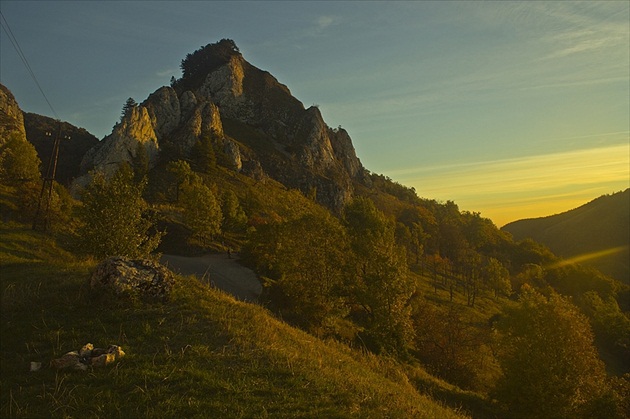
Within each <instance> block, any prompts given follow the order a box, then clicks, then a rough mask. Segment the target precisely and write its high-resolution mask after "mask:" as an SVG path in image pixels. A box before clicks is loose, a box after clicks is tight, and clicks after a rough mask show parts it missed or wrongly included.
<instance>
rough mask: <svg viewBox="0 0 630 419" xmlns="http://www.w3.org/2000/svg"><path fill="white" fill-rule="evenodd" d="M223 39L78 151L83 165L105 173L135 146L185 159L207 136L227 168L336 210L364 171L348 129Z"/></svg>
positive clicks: (128, 159) (153, 155)
mask: <svg viewBox="0 0 630 419" xmlns="http://www.w3.org/2000/svg"><path fill="white" fill-rule="evenodd" d="M224 41H225V40H224ZM224 41H221V42H219V43H217V44H210V45H207V46H206V47H203V48H202V49H200V50H198V51H195V53H193V54H189V55H188V56H187V58H186V59H187V60H190V61H189V62H193V61H194V67H193V68H192V69H188V70H184V74H185V76H184V77H182V79H180V80H177V81H175V82H174V83H172V87H161V88H159V89H158V90H156V91H155V92H154V93H153V94H151V95H150V96H149V97H148V98H147V100H146V101H144V102H143V103H142V104H140V105H138V106H137V107H135V108H134V109H132V111H131V112H128V114H127V115H125V116H124V117H123V118H122V120H121V122H120V123H119V124H117V125H116V126H115V127H114V129H113V131H112V134H110V135H109V136H108V137H106V138H105V139H104V140H103V141H102V142H101V144H99V145H98V146H97V147H95V148H94V149H92V150H90V152H89V153H88V154H87V155H86V156H85V159H84V161H83V165H82V167H83V169H84V170H85V171H86V172H87V170H90V169H96V170H100V171H103V172H105V173H106V174H110V173H112V172H113V170H114V169H115V168H116V167H117V166H118V165H119V164H120V163H122V162H131V161H132V159H133V157H134V156H135V153H136V150H137V145H138V144H142V145H143V146H144V147H145V149H146V151H147V154H148V155H149V158H150V161H151V164H154V163H155V162H156V160H157V157H158V154H159V153H160V152H163V153H173V154H174V155H176V156H181V157H182V158H189V157H191V156H190V153H191V152H192V150H193V147H194V145H195V143H196V142H197V141H198V140H199V139H201V138H203V137H204V136H208V137H210V138H211V141H212V142H213V143H214V145H215V149H216V150H220V151H221V152H222V153H223V154H224V158H225V159H227V161H228V163H229V165H230V167H232V168H233V169H234V170H239V171H240V170H243V172H244V173H246V174H248V173H255V174H256V176H258V177H260V176H266V175H268V176H270V177H272V178H274V179H276V180H278V181H279V182H281V183H283V184H285V185H286V186H288V187H291V188H298V189H300V190H302V191H304V192H305V193H312V192H313V191H316V192H317V193H316V196H317V200H318V201H319V202H320V203H322V204H324V205H326V206H327V207H329V208H331V209H333V210H340V209H341V208H342V207H343V205H345V203H346V202H347V201H348V200H349V199H351V197H352V195H353V189H354V188H353V182H355V181H358V182H361V181H362V179H363V178H364V177H365V176H364V174H365V173H366V172H365V169H364V168H363V166H362V165H361V162H360V161H359V159H358V158H357V156H356V153H355V150H354V147H353V145H352V140H351V139H350V136H349V135H348V133H347V132H346V131H345V130H343V129H341V128H339V129H332V128H330V127H329V126H328V125H326V123H325V121H324V119H323V117H322V115H321V113H320V112H319V109H317V107H310V108H308V109H305V108H304V105H303V104H302V102H300V101H299V100H298V99H296V98H294V97H293V96H292V95H291V92H290V90H289V89H288V88H287V87H286V86H285V85H283V84H281V83H280V82H278V80H277V79H276V78H275V77H273V76H272V75H271V74H269V73H268V72H266V71H263V70H260V69H258V68H256V67H255V66H253V65H251V64H250V63H248V62H247V61H246V60H245V59H244V58H243V57H242V55H241V54H240V52H238V48H237V47H236V46H235V45H234V44H233V43H231V41H229V42H227V43H226V42H224ZM185 61H186V60H185ZM191 65H192V64H191ZM204 65H205V66H207V67H204ZM244 167H246V168H248V169H247V170H244V169H243V168H244ZM252 168H256V170H250V169H252Z"/></svg>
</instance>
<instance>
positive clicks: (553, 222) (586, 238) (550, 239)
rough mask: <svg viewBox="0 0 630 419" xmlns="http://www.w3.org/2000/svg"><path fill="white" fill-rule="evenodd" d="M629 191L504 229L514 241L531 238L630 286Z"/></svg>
mask: <svg viewBox="0 0 630 419" xmlns="http://www.w3.org/2000/svg"><path fill="white" fill-rule="evenodd" d="M628 214H630V189H626V190H625V191H622V192H617V193H614V194H612V195H605V196H601V197H599V198H597V199H594V200H593V201H591V202H589V203H587V204H584V205H582V206H580V207H579V208H575V209H572V210H570V211H567V212H564V213H562V214H556V215H552V216H549V217H543V218H535V219H528V220H520V221H515V222H513V223H509V224H507V225H506V226H504V227H503V230H505V231H507V232H509V233H511V234H512V235H513V236H514V239H516V240H523V239H526V238H531V239H533V240H536V241H537V242H539V243H543V244H544V245H545V246H547V247H549V249H551V251H553V252H554V253H555V254H557V255H558V256H562V257H563V258H566V259H571V258H574V257H579V258H580V262H581V263H583V264H585V265H587V266H592V267H594V268H596V269H598V270H600V271H601V272H603V273H605V274H607V275H610V276H611V277H613V278H615V279H617V280H619V281H622V282H625V283H626V284H630V216H629V215H628Z"/></svg>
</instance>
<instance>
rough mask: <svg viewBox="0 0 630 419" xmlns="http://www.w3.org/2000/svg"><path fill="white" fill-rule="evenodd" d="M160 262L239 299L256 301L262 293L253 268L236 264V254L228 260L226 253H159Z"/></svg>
mask: <svg viewBox="0 0 630 419" xmlns="http://www.w3.org/2000/svg"><path fill="white" fill-rule="evenodd" d="M160 261H161V262H162V264H164V265H165V266H167V267H168V268H169V269H171V270H172V271H174V272H178V273H180V274H182V275H196V276H197V278H199V279H200V280H203V281H209V282H210V283H211V284H212V285H213V286H215V287H217V288H219V289H221V290H223V291H225V292H228V293H230V294H232V295H233V296H235V297H236V298H238V299H239V300H242V301H251V302H256V301H258V297H260V293H261V292H262V286H261V285H260V281H258V278H257V277H256V274H255V273H254V271H252V270H251V269H249V268H246V267H244V266H243V265H241V264H239V263H238V257H237V256H235V255H232V258H231V259H230V258H228V256H227V255H226V254H208V255H204V256H198V257H187V256H175V255H162V259H161V260H160Z"/></svg>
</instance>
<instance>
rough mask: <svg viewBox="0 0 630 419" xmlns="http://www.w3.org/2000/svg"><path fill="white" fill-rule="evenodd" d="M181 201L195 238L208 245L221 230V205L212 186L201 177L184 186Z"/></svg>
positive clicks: (185, 217)
mask: <svg viewBox="0 0 630 419" xmlns="http://www.w3.org/2000/svg"><path fill="white" fill-rule="evenodd" d="M181 203H182V205H183V207H184V222H185V223H186V225H188V227H190V229H191V230H192V231H193V238H195V239H198V240H199V241H200V242H201V244H202V245H207V244H209V243H210V241H212V239H213V238H214V236H215V235H217V234H219V233H220V232H221V222H222V218H223V217H222V215H221V207H220V206H219V203H218V201H217V198H216V196H215V195H214V193H213V192H212V190H211V189H210V188H208V187H207V186H206V185H204V184H203V182H202V181H201V179H200V178H198V177H193V178H192V180H191V181H190V182H189V183H187V184H184V186H183V187H182V196H181Z"/></svg>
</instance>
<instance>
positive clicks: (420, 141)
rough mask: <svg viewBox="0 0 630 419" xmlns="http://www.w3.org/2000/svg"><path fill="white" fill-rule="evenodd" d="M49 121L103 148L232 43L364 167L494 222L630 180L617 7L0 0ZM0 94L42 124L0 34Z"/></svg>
mask: <svg viewBox="0 0 630 419" xmlns="http://www.w3.org/2000/svg"><path fill="white" fill-rule="evenodd" d="M0 8H1V11H2V13H3V15H4V17H5V18H6V19H7V21H8V23H9V25H10V28H11V30H12V31H13V34H14V35H15V37H16V38H17V40H18V42H19V43H20V46H21V48H22V51H23V52H24V54H25V55H26V57H27V59H28V61H29V63H30V65H31V68H32V69H33V71H34V72H35V74H36V76H37V78H38V80H39V82H40V84H41V86H42V88H43V89H44V91H45V92H46V95H47V96H48V98H49V99H50V102H51V103H52V105H53V107H54V108H55V111H56V112H57V114H58V115H59V118H61V119H63V120H67V121H69V122H71V123H73V124H75V125H78V126H81V127H84V128H86V129H88V130H89V131H90V132H92V133H94V134H95V135H97V136H98V137H99V138H102V137H104V136H105V135H107V134H109V133H110V132H111V129H112V127H113V125H114V123H115V122H116V121H117V120H118V118H119V115H120V111H121V108H122V105H123V103H124V102H125V100H126V99H127V98H128V97H133V98H134V99H136V100H137V101H139V102H140V101H142V100H144V99H145V98H146V97H147V96H148V95H149V94H150V93H151V92H153V91H155V90H156V89H157V88H158V87H160V86H162V85H167V84H168V83H169V79H170V77H171V76H176V77H179V75H180V71H179V63H180V61H181V59H182V58H184V56H185V55H186V54H187V53H190V52H193V51H194V50H196V49H198V48H199V47H200V46H202V45H206V44H208V43H212V42H216V41H218V40H220V39H221V38H232V39H234V40H235V41H236V43H237V45H238V46H239V47H240V49H241V52H242V53H243V55H244V57H245V58H246V59H247V60H248V61H249V62H250V63H252V64H254V65H255V66H257V67H259V68H261V69H263V70H267V71H269V72H270V73H271V74H273V75H274V76H275V77H276V78H277V79H278V80H279V81H280V82H281V83H283V84H286V85H287V86H288V87H289V89H290V90H291V92H292V93H293V95H294V96H296V97H297V98H298V99H299V100H301V101H302V102H303V103H304V105H305V106H307V107H308V106H310V105H312V104H318V105H319V107H320V110H321V111H322V114H323V115H324V118H325V120H326V122H327V123H328V124H329V125H330V126H333V127H336V126H338V125H341V126H342V127H344V128H345V129H347V130H348V132H349V133H350V135H351V137H352V139H353V142H354V145H355V147H356V149H357V154H358V155H359V157H360V158H361V160H362V162H363V163H364V165H365V166H366V168H368V169H369V170H371V171H373V172H376V173H383V174H385V175H388V176H390V177H391V178H393V179H394V180H396V181H399V182H400V183H403V184H405V185H408V186H413V187H415V188H416V190H417V192H418V194H419V195H420V196H422V197H426V198H432V199H438V200H453V201H455V202H456V203H457V204H458V205H459V206H460V208H461V209H464V210H470V211H480V212H481V214H482V215H483V216H486V217H489V218H491V219H492V220H493V221H495V223H496V224H497V225H499V226H500V225H502V224H504V223H506V222H508V221H512V220H515V219H519V218H525V217H535V216H543V215H550V214H553V213H557V212H561V211H564V210H568V209H570V208H573V207H575V206H578V205H580V204H582V203H585V202H587V201H589V200H591V199H593V198H595V197H597V196H599V195H602V194H606V193H612V192H615V191H619V190H622V189H625V188H627V187H629V186H630V185H629V183H630V168H629V166H630V162H629V160H630V158H629V155H630V146H629V141H630V140H629V131H630V121H629V119H630V116H629V115H630V100H629V97H630V58H629V50H630V29H629V28H630V23H629V22H630V11H629V3H628V2H624V1H620V2H567V1H562V2H540V1H537V2H513V1H506V2H454V1H449V2H323V1H321V2H304V1H301V2H265V1H260V2H169V1H162V2H146V1H143V2H103V1H91V2H89V1H83V2H56V1H48V2H39V1H37V2H29V1H19V2H18V1H6V0H2V1H1V2H0ZM1 36H2V37H1V39H0V82H1V83H2V84H4V85H6V86H7V87H8V88H9V89H10V90H11V91H12V92H13V93H14V95H15V96H16V98H17V100H18V102H19V103H20V106H21V107H22V109H23V110H25V111H28V112H36V113H40V114H44V115H50V116H52V112H51V110H50V109H49V108H48V105H47V104H46V102H45V100H44V99H43V98H42V96H41V94H40V93H39V91H38V90H37V87H36V86H35V84H34V82H33V81H32V80H31V79H30V77H29V76H28V74H27V72H26V70H25V69H24V66H23V65H22V63H21V62H20V60H19V58H18V56H17V54H16V53H15V51H14V49H13V47H12V45H11V44H10V42H8V38H7V36H6V34H5V33H4V31H3V32H2V33H1Z"/></svg>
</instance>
